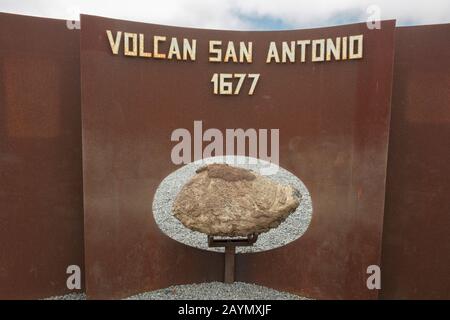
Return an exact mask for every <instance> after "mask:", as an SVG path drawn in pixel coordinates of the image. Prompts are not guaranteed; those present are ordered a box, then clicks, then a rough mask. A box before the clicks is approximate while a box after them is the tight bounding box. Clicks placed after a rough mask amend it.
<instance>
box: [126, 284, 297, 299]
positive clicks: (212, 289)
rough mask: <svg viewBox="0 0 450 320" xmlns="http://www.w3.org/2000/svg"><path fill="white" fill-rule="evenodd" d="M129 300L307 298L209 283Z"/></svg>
mask: <svg viewBox="0 0 450 320" xmlns="http://www.w3.org/2000/svg"><path fill="white" fill-rule="evenodd" d="M127 299H129V300H303V299H305V298H302V297H299V296H296V295H293V294H290V293H286V292H280V291H277V290H274V289H270V288H266V287H263V286H258V285H255V284H249V283H244V282H235V283H233V284H226V283H222V282H208V283H200V284H188V285H179V286H172V287H169V288H166V289H161V290H156V291H150V292H145V293H140V294H138V295H135V296H131V297H129V298H127Z"/></svg>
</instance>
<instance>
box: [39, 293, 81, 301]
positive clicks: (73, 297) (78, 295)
mask: <svg viewBox="0 0 450 320" xmlns="http://www.w3.org/2000/svg"><path fill="white" fill-rule="evenodd" d="M43 300H86V294H85V293H68V294H65V295H62V296H54V297H48V298H45V299H43Z"/></svg>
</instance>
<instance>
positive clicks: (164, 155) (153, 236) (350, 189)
mask: <svg viewBox="0 0 450 320" xmlns="http://www.w3.org/2000/svg"><path fill="white" fill-rule="evenodd" d="M394 24H395V23H394V21H385V22H383V23H382V29H381V30H372V31H371V30H368V29H367V28H366V25H365V24H355V25H348V26H340V27H332V28H323V29H312V30H295V31H282V32H232V31H213V30H201V29H185V28H175V27H166V26H159V25H150V24H142V23H134V22H127V21H119V20H112V19H106V18H99V17H92V16H82V18H81V25H82V30H81V74H82V117H83V165H84V166H83V170H84V200H85V253H86V256H85V259H86V270H87V274H86V287H87V292H88V294H89V295H90V297H93V298H99V297H102V298H104V297H108V298H109V297H120V296H124V295H126V294H129V293H133V292H137V291H140V290H144V289H152V288H160V287H164V286H167V285H170V284H173V283H184V282H198V281H205V280H221V279H222V272H223V266H222V263H223V256H221V255H218V254H215V253H210V252H202V251H199V250H194V249H191V248H188V247H186V246H183V245H182V244H179V243H177V242H175V241H173V240H171V239H169V238H168V237H167V236H165V235H164V234H162V233H161V231H159V229H158V228H157V226H156V225H155V222H154V220H153V216H152V212H151V205H152V200H153V199H152V198H153V194H154V192H155V189H156V187H157V186H158V184H159V183H160V182H161V181H162V179H163V178H164V177H165V176H166V175H167V174H169V173H170V172H172V171H173V170H174V169H176V168H177V167H176V166H175V165H174V164H172V162H171V159H170V154H171V148H172V147H173V146H174V145H175V143H174V142H171V141H170V136H171V133H172V131H173V130H175V129H177V128H187V129H189V130H190V131H191V132H192V131H193V122H194V120H202V121H203V127H204V129H207V128H218V129H220V130H222V132H224V130H225V129H226V128H231V129H232V128H244V129H247V128H256V129H259V128H266V129H271V128H280V162H281V165H282V166H283V167H284V168H286V169H288V170H290V171H291V172H293V173H294V174H296V175H297V176H299V177H300V178H301V179H302V180H303V182H304V183H305V184H306V186H307V187H308V188H309V190H310V192H311V196H312V201H313V207H314V208H313V218H312V222H311V226H310V228H309V230H308V231H307V232H306V234H305V235H304V236H303V237H302V238H300V239H299V240H297V241H295V242H294V243H291V244H289V245H287V246H285V247H283V248H280V249H276V250H273V251H269V252H265V253H258V254H249V255H244V256H238V258H237V260H236V263H237V266H236V268H237V270H236V272H237V280H239V281H247V282H256V283H260V284H263V285H267V286H270V287H273V288H276V289H283V290H288V291H290V292H294V293H297V294H300V295H305V296H310V297H315V298H376V297H377V292H376V291H369V290H368V289H367V288H366V277H367V275H366V268H367V266H368V265H372V264H379V259H380V246H381V234H382V222H383V209H384V188H385V171H386V161H387V141H388V131H389V117H390V96H391V81H392V63H393V35H394ZM107 29H111V30H112V31H114V32H115V31H119V30H120V31H123V32H138V33H143V34H145V35H146V36H147V37H150V36H152V35H164V36H167V38H168V39H170V38H171V37H172V36H177V37H178V38H179V39H181V38H195V39H197V47H198V48H197V60H196V61H195V62H180V61H178V62H177V61H168V60H155V59H144V58H137V57H125V56H123V53H122V50H121V51H120V52H121V53H120V54H119V55H113V54H112V53H111V50H110V47H109V43H108V39H107V36H106V30H107ZM360 33H363V34H364V37H365V38H364V58H363V59H362V60H353V61H345V62H328V63H312V62H307V63H304V64H300V63H298V64H284V65H282V64H279V65H275V64H266V63H265V55H266V52H267V51H266V50H267V48H268V44H269V41H272V40H273V41H284V40H286V41H287V40H301V39H317V38H322V37H336V36H347V35H353V34H360ZM209 40H223V41H227V40H235V41H253V46H254V48H253V51H254V61H253V63H252V64H250V65H247V64H230V63H228V64H225V63H218V64H214V63H208V58H207V55H208V41H209ZM147 41H148V40H147ZM150 47H151V46H150ZM166 49H167V46H166V47H165V50H166ZM149 50H151V48H150V49H149ZM215 72H249V73H252V72H257V73H261V79H260V81H259V83H258V86H257V88H256V91H255V95H254V96H248V95H246V94H245V93H244V94H241V95H239V96H228V97H226V96H215V95H213V93H212V86H211V83H210V79H211V76H212V74H213V73H215ZM205 241H206V237H205Z"/></svg>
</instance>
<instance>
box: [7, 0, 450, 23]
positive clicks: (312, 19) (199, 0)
mask: <svg viewBox="0 0 450 320" xmlns="http://www.w3.org/2000/svg"><path fill="white" fill-rule="evenodd" d="M0 12H9V13H18V14H25V15H32V16H39V17H49V18H58V19H69V20H79V18H78V17H79V13H85V14H92V15H98V16H104V17H110V18H117V19H124V20H132V21H140V22H148V23H157V24H165V25H174V26H181V27H196V28H208V29H229V30H284V29H300V28H314V27H323V26H334V25H340V24H347V23H355V22H365V21H367V20H368V19H370V18H372V19H371V20H373V18H378V17H379V18H380V19H381V20H386V19H397V25H401V26H402V25H403V26H409V25H423V24H437V23H449V22H450V0H409V1H408V0H339V1H338V0H297V1H295V0H158V1H152V0H0Z"/></svg>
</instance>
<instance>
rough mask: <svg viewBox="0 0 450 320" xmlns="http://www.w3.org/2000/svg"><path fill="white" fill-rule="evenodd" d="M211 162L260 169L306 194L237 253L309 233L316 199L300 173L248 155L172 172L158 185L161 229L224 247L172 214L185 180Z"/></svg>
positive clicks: (193, 242)
mask: <svg viewBox="0 0 450 320" xmlns="http://www.w3.org/2000/svg"><path fill="white" fill-rule="evenodd" d="M211 163H227V164H229V165H232V166H236V167H241V168H245V169H250V170H253V171H256V172H259V173H260V174H263V175H266V176H267V177H268V178H270V179H273V180H274V181H277V182H280V183H283V184H290V185H291V186H292V187H294V188H295V189H297V190H298V191H299V192H300V193H301V195H302V197H301V202H300V205H299V206H298V208H297V210H296V211H295V212H294V213H292V214H291V215H290V216H289V217H288V218H287V219H286V220H285V221H284V222H282V223H281V224H280V225H279V226H278V227H277V228H275V229H271V230H270V231H268V232H265V233H261V234H260V235H259V236H258V240H257V241H256V243H255V244H254V245H253V246H250V247H237V248H236V252H237V253H247V252H260V251H266V250H270V249H275V248H278V247H281V246H284V245H286V244H288V243H290V242H292V241H294V240H296V239H298V238H299V237H301V236H302V235H303V234H304V233H305V231H306V229H307V228H308V226H309V223H310V221H311V216H312V203H311V196H310V195H309V192H308V189H307V188H306V186H305V185H304V184H303V182H302V181H301V180H300V179H299V178H298V177H296V176H295V175H293V174H292V173H290V172H289V171H287V170H285V169H283V168H281V167H278V166H274V165H273V164H272V165H271V164H270V163H269V162H267V161H264V160H260V159H255V158H249V157H244V156H224V157H222V156H220V157H212V158H207V159H203V160H199V161H195V162H192V163H189V164H187V165H185V166H184V167H182V168H180V169H178V170H176V171H174V172H172V173H171V174H169V175H168V176H167V177H166V178H165V179H164V180H163V181H162V182H161V183H160V185H159V186H158V188H157V190H156V193H155V197H154V199H153V206H152V209H153V216H154V218H155V221H156V224H157V225H158V227H159V229H160V230H161V231H162V232H163V233H165V234H166V235H167V236H169V237H170V238H172V239H174V240H176V241H178V242H181V243H183V244H185V245H188V246H192V247H195V248H199V249H204V250H210V251H217V252H223V251H224V249H223V248H221V247H214V248H210V247H208V241H207V236H206V234H203V233H200V232H196V231H192V230H190V229H188V228H186V227H185V226H183V224H182V223H181V222H180V221H179V220H178V219H176V218H175V217H174V216H173V214H172V207H173V204H174V201H175V198H176V196H177V194H178V193H179V192H180V190H181V188H182V187H183V186H184V184H185V183H186V182H187V181H188V180H189V179H190V178H192V176H194V175H195V171H196V170H197V169H198V168H200V167H201V166H204V165H205V164H211Z"/></svg>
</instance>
